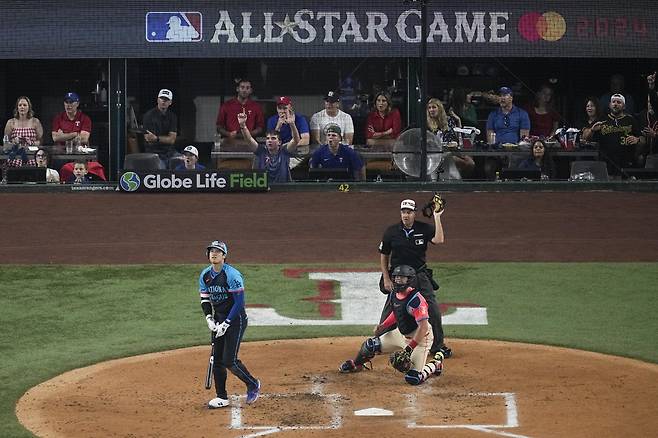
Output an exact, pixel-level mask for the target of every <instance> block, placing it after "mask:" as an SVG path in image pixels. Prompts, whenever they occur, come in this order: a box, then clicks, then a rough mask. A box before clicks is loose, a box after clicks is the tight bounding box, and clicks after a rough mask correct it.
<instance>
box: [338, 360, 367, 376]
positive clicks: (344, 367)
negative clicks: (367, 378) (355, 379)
mask: <svg viewBox="0 0 658 438" xmlns="http://www.w3.org/2000/svg"><path fill="white" fill-rule="evenodd" d="M362 369H363V365H357V364H355V363H354V361H353V360H352V359H350V360H346V361H345V362H343V363H342V364H341V366H340V367H338V371H340V372H341V373H357V372H359V371H361V370H362Z"/></svg>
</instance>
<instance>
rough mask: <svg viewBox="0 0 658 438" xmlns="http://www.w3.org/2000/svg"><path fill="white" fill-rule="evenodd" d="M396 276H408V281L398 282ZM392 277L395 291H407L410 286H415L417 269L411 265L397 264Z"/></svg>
mask: <svg viewBox="0 0 658 438" xmlns="http://www.w3.org/2000/svg"><path fill="white" fill-rule="evenodd" d="M396 277H406V278H407V281H406V282H404V283H398V282H397V281H395V280H396ZM391 279H392V280H393V289H394V290H395V292H402V291H405V290H407V288H408V287H415V284H416V270H415V269H414V268H412V267H411V266H409V265H400V266H396V267H395V269H393V272H392V273H391Z"/></svg>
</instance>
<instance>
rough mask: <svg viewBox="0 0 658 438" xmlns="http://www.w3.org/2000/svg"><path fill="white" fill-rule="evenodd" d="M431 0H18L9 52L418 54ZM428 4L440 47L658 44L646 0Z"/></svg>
mask: <svg viewBox="0 0 658 438" xmlns="http://www.w3.org/2000/svg"><path fill="white" fill-rule="evenodd" d="M420 4H421V2H415V1H408V2H403V1H402V0H400V1H394V0H390V1H385V2H382V1H378V2H375V1H363V2H353V1H345V0H335V1H333V2H331V3H327V2H324V1H314V0H308V1H301V0H296V1H293V0H287V1H276V2H274V1H271V0H263V1H261V2H242V1H240V2H238V1H224V2H216V1H208V0H196V1H194V0H191V1H185V2H146V1H127V0H117V1H114V2H99V1H85V2H83V1H71V2H66V3H61V2H52V1H49V2H43V1H35V0H24V1H20V2H18V1H7V2H3V4H2V6H0V8H2V11H3V16H4V17H5V18H6V22H7V23H9V24H10V25H6V26H3V27H2V28H0V35H2V41H3V46H2V47H0V57H2V58H9V59H13V58H17V57H18V58H62V57H68V58H103V57H113V58H159V57H170V58H207V57H212V58H215V57H235V58H251V57H265V58H275V57H287V58H290V57H315V58H317V57H345V56H349V57H361V56H369V57H408V56H417V53H416V50H417V48H418V46H419V42H420V40H421V32H420V27H421V26H420V23H421V17H420V13H421V7H420ZM426 4H427V23H428V37H427V42H428V56H430V57H445V56H450V57H501V56H502V57H524V56H541V57H594V58H596V57H605V58H610V57H618V58H648V57H655V55H656V47H658V14H652V13H647V11H653V10H654V6H653V2H648V1H645V0H641V1H637V2H632V3H627V4H624V5H623V7H621V6H620V4H619V3H618V2H616V1H613V0H598V1H588V0H585V1H580V2H570V1H563V0H555V1H527V2H518V1H512V0H507V1H497V2H491V1H472V2H458V1H442V2H439V1H427V3H426ZM63 23H66V25H65V26H64V25H63ZM17 29H20V32H16V30H17ZM70 29H75V32H74V35H75V37H74V38H72V37H71V33H70Z"/></svg>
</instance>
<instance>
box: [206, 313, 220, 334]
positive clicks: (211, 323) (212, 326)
mask: <svg viewBox="0 0 658 438" xmlns="http://www.w3.org/2000/svg"><path fill="white" fill-rule="evenodd" d="M206 322H207V323H208V330H210V331H211V332H216V331H217V323H215V318H213V317H212V315H206Z"/></svg>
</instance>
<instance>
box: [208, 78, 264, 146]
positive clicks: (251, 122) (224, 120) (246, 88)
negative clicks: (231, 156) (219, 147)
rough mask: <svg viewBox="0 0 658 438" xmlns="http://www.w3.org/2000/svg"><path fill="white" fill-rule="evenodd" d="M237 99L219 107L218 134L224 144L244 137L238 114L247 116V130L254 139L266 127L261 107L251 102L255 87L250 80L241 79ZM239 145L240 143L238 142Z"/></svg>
mask: <svg viewBox="0 0 658 438" xmlns="http://www.w3.org/2000/svg"><path fill="white" fill-rule="evenodd" d="M235 92H236V94H237V95H236V97H234V98H233V99H230V100H227V101H226V102H224V104H222V105H221V106H220V107H219V113H218V114H217V132H218V133H219V134H220V135H221V136H222V138H224V140H223V141H224V142H228V143H231V142H234V141H236V140H242V139H243V138H244V137H243V135H242V133H241V129H240V125H239V124H238V114H240V113H244V114H246V115H247V129H249V133H250V134H251V136H252V137H258V136H259V135H260V134H262V132H263V128H264V127H265V118H264V116H263V110H262V109H261V107H260V105H259V104H258V103H256V102H255V101H253V100H251V94H252V93H253V87H252V84H251V81H250V80H249V79H239V80H238V81H237V86H236V87H235ZM238 143H239V142H238Z"/></svg>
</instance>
